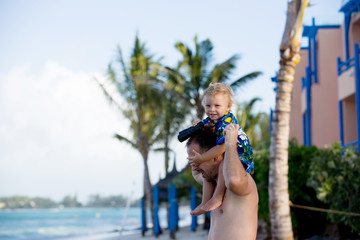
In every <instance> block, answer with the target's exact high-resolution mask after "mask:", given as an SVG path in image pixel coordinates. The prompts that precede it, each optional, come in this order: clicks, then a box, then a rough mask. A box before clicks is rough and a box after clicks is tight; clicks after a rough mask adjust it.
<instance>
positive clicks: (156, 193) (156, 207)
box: [153, 186, 160, 236]
mask: <svg viewBox="0 0 360 240" xmlns="http://www.w3.org/2000/svg"><path fill="white" fill-rule="evenodd" d="M153 192H154V193H153V195H154V235H155V236H159V235H160V223H159V188H158V187H157V186H155V187H154V189H153Z"/></svg>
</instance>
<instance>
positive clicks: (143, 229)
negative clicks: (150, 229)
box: [141, 198, 147, 235]
mask: <svg viewBox="0 0 360 240" xmlns="http://www.w3.org/2000/svg"><path fill="white" fill-rule="evenodd" d="M146 230H147V229H146V214H145V201H144V198H142V199H141V231H142V234H143V235H144V234H145V231H146Z"/></svg>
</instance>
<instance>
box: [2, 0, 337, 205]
mask: <svg viewBox="0 0 360 240" xmlns="http://www.w3.org/2000/svg"><path fill="white" fill-rule="evenodd" d="M311 3H312V6H311V7H309V8H307V9H306V11H305V15H304V24H305V25H311V23H312V18H313V17H315V22H316V23H317V24H341V23H342V20H343V15H342V13H339V9H340V7H341V3H342V1H341V0H313V1H312V2H311ZM286 8H287V1H286V0H276V1H268V0H259V1H253V2H251V1H245V0H237V1H235V0H223V1H221V2H220V1H214V0H207V1H205V0H197V1H193V0H192V1H190V0H183V1H171V0H167V1H166V0H154V1H146V0H136V1H124V0H117V1H115V0H104V1H94V0H87V1H85V0H77V1H73V0H71V1H70V0H63V1H45V0H32V1H27V0H2V1H1V2H0V36H1V37H0V53H1V54H0V197H4V196H13V195H27V196H31V197H35V196H39V197H49V198H52V199H54V200H56V201H59V200H61V199H62V198H63V197H64V196H66V195H72V196H74V195H76V196H77V197H78V199H79V200H80V201H82V202H83V203H86V200H87V198H88V196H89V195H91V194H100V195H102V196H110V195H119V194H122V195H124V196H127V197H130V198H133V199H134V198H139V197H141V195H142V192H143V190H142V189H143V185H142V181H143V178H142V176H143V162H142V159H141V156H140V154H139V153H138V152H136V151H135V150H133V149H131V147H130V146H129V145H127V144H126V143H122V142H119V141H118V140H116V139H115V138H114V137H113V135H114V134H115V133H120V134H122V135H125V136H130V132H129V124H128V122H127V121H126V120H125V119H123V118H122V116H121V114H120V113H119V112H118V110H117V109H116V108H115V107H114V106H111V105H110V104H109V102H108V101H107V100H106V98H105V96H104V94H103V93H102V91H101V90H100V88H99V86H98V85H97V83H96V81H95V79H98V80H99V81H104V80H105V79H106V69H107V65H108V64H109V63H110V62H113V61H115V60H116V56H117V55H116V48H117V47H118V46H119V47H120V48H121V49H122V50H123V53H124V56H125V59H129V54H130V50H131V48H132V46H133V43H134V39H135V36H136V35H138V36H139V38H140V40H141V41H142V42H145V43H146V46H147V48H148V50H149V52H150V53H152V54H153V55H154V56H155V58H161V57H162V58H163V59H162V63H163V64H165V65H168V66H175V65H176V63H177V62H178V61H179V60H180V59H181V56H180V54H179V53H178V52H177V51H176V49H175V47H174V45H175V43H176V42H177V41H182V42H184V43H185V44H187V45H188V46H190V47H192V48H193V39H194V37H195V35H197V36H198V39H199V41H202V40H205V39H207V38H209V39H210V40H211V41H212V43H213V44H214V56H213V63H214V64H215V63H219V62H222V61H225V60H226V59H228V58H229V57H231V56H232V55H233V54H240V55H241V59H240V60H239V61H238V62H237V69H236V71H235V72H234V74H233V76H232V80H235V79H237V78H239V77H240V76H243V75H245V74H247V73H249V72H252V71H262V72H263V74H262V76H260V77H259V78H257V79H256V80H254V81H252V82H251V83H249V84H247V85H246V86H244V87H243V88H241V89H240V91H237V92H236V96H235V100H236V101H240V102H241V101H248V100H250V99H252V98H254V97H260V98H261V99H262V101H261V102H260V103H258V105H257V106H256V110H257V111H265V112H269V111H270V108H274V104H275V93H274V92H273V88H274V86H275V85H274V83H272V82H271V80H270V78H271V77H273V76H275V74H276V71H277V70H278V68H279V63H278V62H279V44H280V39H281V37H282V33H283V30H284V26H285V18H286ZM179 130H181V129H179ZM171 144H172V147H173V149H175V152H176V167H177V169H178V170H180V169H182V168H183V167H184V166H185V165H186V164H187V160H186V153H185V147H184V144H183V143H178V142H177V140H176V139H174V140H173V141H172V142H171ZM171 165H173V160H172V162H171ZM149 168H150V178H151V181H152V183H156V182H157V181H158V180H159V178H160V177H164V175H165V173H164V158H163V155H162V154H155V153H152V152H151V153H150V156H149Z"/></svg>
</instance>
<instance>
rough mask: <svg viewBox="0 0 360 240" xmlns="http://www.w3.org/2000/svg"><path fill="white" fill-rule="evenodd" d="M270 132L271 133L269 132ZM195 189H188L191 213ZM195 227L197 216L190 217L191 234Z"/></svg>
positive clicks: (194, 206) (194, 199)
mask: <svg viewBox="0 0 360 240" xmlns="http://www.w3.org/2000/svg"><path fill="white" fill-rule="evenodd" d="M270 132H271V131H270ZM196 206H197V205H196V189H195V188H194V187H191V189H190V208H191V211H193V210H194V209H195V208H196ZM196 227H197V216H191V226H190V230H191V231H192V232H194V231H196Z"/></svg>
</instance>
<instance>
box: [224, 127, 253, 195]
mask: <svg viewBox="0 0 360 240" xmlns="http://www.w3.org/2000/svg"><path fill="white" fill-rule="evenodd" d="M238 131H239V125H237V124H229V125H228V126H226V128H225V130H224V137H225V146H226V150H225V157H224V166H223V174H224V179H225V185H226V188H227V189H229V190H230V191H232V192H233V193H235V194H237V195H246V194H248V193H249V186H248V177H249V175H248V173H247V172H246V171H245V169H244V167H243V165H242V163H241V161H240V159H239V154H238V151H237V138H238Z"/></svg>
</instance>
